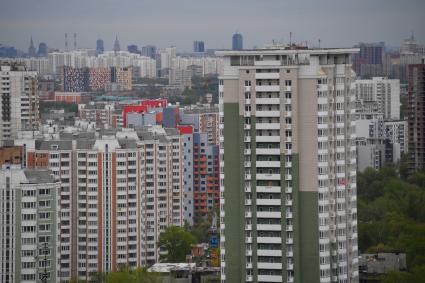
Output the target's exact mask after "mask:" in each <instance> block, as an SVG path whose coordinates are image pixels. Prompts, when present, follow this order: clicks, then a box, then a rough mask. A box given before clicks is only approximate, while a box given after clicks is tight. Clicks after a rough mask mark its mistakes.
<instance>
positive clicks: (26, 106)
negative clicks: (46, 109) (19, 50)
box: [0, 65, 40, 140]
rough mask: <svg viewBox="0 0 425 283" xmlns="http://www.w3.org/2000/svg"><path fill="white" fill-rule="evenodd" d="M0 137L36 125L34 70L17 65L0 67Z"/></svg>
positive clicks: (5, 136)
mask: <svg viewBox="0 0 425 283" xmlns="http://www.w3.org/2000/svg"><path fill="white" fill-rule="evenodd" d="M0 85H1V100H0V117H1V123H0V140H2V139H13V138H16V137H17V136H18V132H19V131H21V130H36V129H38V126H39V119H40V118H39V109H38V91H37V89H38V86H37V73H36V72H30V71H26V69H25V67H24V66H21V65H11V66H7V65H1V67H0Z"/></svg>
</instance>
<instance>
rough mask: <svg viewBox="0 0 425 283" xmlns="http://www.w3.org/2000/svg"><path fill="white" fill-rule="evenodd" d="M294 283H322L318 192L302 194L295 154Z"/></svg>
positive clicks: (293, 174)
mask: <svg viewBox="0 0 425 283" xmlns="http://www.w3.org/2000/svg"><path fill="white" fill-rule="evenodd" d="M292 168H293V171H292V180H293V181H292V184H293V186H292V189H293V204H294V206H293V221H294V273H295V274H294V275H295V282H300V283H316V282H317V283H318V282H320V270H319V219H318V217H319V216H318V212H319V208H318V194H317V192H305V191H300V182H299V170H300V168H299V156H298V154H294V155H292Z"/></svg>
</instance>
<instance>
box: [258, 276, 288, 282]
mask: <svg viewBox="0 0 425 283" xmlns="http://www.w3.org/2000/svg"><path fill="white" fill-rule="evenodd" d="M258 281H259V282H283V281H282V275H258Z"/></svg>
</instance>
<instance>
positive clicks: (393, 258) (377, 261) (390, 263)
mask: <svg viewBox="0 0 425 283" xmlns="http://www.w3.org/2000/svg"><path fill="white" fill-rule="evenodd" d="M359 271H360V283H377V282H381V278H382V277H381V276H382V275H385V274H388V273H390V272H406V271H407V263H406V254H405V253H398V252H397V253H376V254H361V255H360V256H359Z"/></svg>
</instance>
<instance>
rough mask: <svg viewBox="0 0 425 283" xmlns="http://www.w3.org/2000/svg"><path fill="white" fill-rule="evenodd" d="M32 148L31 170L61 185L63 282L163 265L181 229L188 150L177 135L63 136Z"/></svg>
mask: <svg viewBox="0 0 425 283" xmlns="http://www.w3.org/2000/svg"><path fill="white" fill-rule="evenodd" d="M16 143H17V144H20V145H23V144H25V145H26V149H27V152H26V162H27V166H28V167H34V168H49V169H50V170H52V172H53V174H54V175H55V176H56V177H57V178H58V179H60V180H61V194H60V204H61V207H60V213H61V226H60V228H59V231H60V238H61V241H60V251H61V254H60V258H61V261H60V267H59V273H58V274H59V277H60V280H62V281H67V280H69V279H70V278H71V277H78V278H80V279H81V280H89V279H90V278H92V275H93V274H94V273H96V272H98V271H111V270H116V269H117V268H118V267H119V266H122V265H128V266H132V267H137V266H148V265H151V264H154V263H155V262H157V261H158V260H159V247H158V246H157V242H158V240H159V235H160V233H162V232H164V231H165V229H166V228H167V227H168V226H171V225H174V226H183V223H184V221H183V173H182V172H183V171H182V170H183V144H182V138H181V136H180V135H179V133H178V132H177V131H176V130H164V129H162V128H160V129H152V128H151V129H150V130H143V131H139V132H135V131H133V130H123V131H121V132H119V131H115V130H104V131H101V132H98V133H94V132H92V133H90V132H89V133H78V134H72V133H62V134H61V135H60V136H59V138H58V139H57V140H49V141H44V140H43V141H38V140H36V141H31V140H27V141H23V140H20V141H16Z"/></svg>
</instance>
